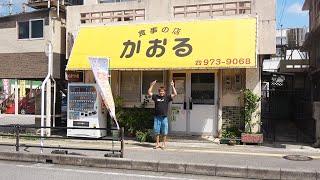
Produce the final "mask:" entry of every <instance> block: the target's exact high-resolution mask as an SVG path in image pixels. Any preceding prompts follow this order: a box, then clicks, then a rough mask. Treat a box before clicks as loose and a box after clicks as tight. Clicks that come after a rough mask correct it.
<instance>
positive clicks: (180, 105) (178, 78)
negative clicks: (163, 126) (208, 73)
mask: <svg viewBox="0 0 320 180" xmlns="http://www.w3.org/2000/svg"><path fill="white" fill-rule="evenodd" d="M172 80H173V81H174V83H175V88H176V90H177V93H178V95H177V96H176V97H175V98H173V101H172V106H171V121H170V122H171V123H170V125H171V127H170V131H171V132H173V133H176V134H186V132H187V107H186V106H187V103H186V73H173V74H172Z"/></svg>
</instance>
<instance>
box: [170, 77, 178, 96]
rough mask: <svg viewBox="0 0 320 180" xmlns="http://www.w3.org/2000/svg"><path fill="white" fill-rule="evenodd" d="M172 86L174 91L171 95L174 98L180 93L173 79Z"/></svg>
mask: <svg viewBox="0 0 320 180" xmlns="http://www.w3.org/2000/svg"><path fill="white" fill-rule="evenodd" d="M171 86H172V91H173V92H172V94H171V97H172V98H173V97H175V96H177V95H178V93H177V90H176V88H175V87H174V82H173V81H171Z"/></svg>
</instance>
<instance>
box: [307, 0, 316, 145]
mask: <svg viewBox="0 0 320 180" xmlns="http://www.w3.org/2000/svg"><path fill="white" fill-rule="evenodd" d="M303 10H306V11H309V27H310V28H309V31H310V32H309V33H308V34H307V36H306V41H305V43H304V46H305V47H306V48H307V49H308V50H309V53H310V68H309V77H310V81H311V86H310V88H311V93H310V94H311V101H312V103H313V118H314V121H315V125H316V126H315V129H316V138H317V146H319V145H320V1H318V0H305V2H304V5H303Z"/></svg>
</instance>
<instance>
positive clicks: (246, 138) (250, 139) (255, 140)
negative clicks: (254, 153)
mask: <svg viewBox="0 0 320 180" xmlns="http://www.w3.org/2000/svg"><path fill="white" fill-rule="evenodd" d="M241 142H242V143H252V144H262V143H263V134H248V133H242V134H241Z"/></svg>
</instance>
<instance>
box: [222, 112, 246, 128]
mask: <svg viewBox="0 0 320 180" xmlns="http://www.w3.org/2000/svg"><path fill="white" fill-rule="evenodd" d="M229 127H237V128H239V129H242V128H243V127H244V122H243V120H242V118H241V107H239V106H224V107H222V129H226V128H229Z"/></svg>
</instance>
